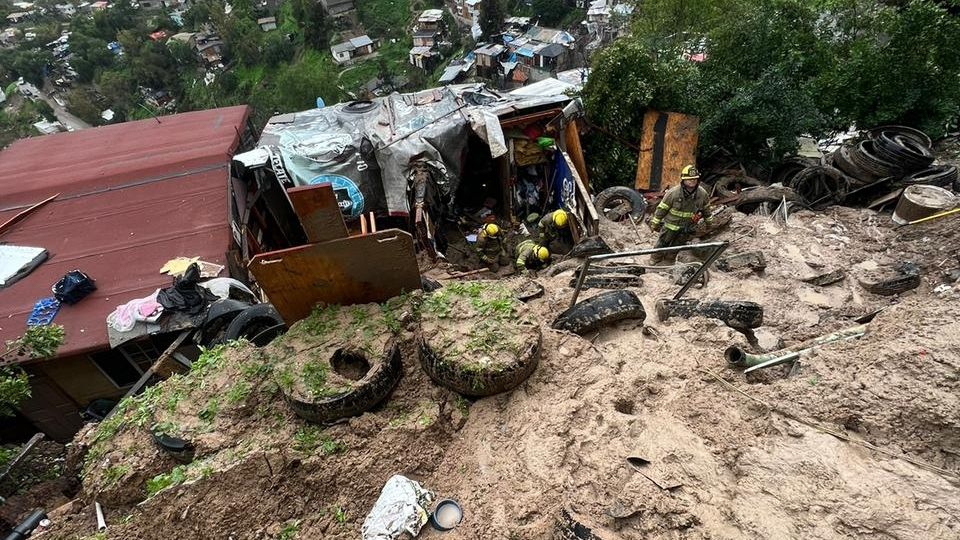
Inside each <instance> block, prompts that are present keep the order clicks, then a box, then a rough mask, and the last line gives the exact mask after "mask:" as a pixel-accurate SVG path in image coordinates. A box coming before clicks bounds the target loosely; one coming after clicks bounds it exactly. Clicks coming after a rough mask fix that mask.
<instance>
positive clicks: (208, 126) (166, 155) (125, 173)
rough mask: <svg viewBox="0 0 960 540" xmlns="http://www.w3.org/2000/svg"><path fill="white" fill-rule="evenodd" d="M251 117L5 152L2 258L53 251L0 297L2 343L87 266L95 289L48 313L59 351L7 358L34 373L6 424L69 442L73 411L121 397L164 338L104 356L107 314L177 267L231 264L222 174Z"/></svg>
mask: <svg viewBox="0 0 960 540" xmlns="http://www.w3.org/2000/svg"><path fill="white" fill-rule="evenodd" d="M249 114H250V110H249V108H248V107H246V106H239V107H230V108H223V109H214V110H208V111H200V112H190V113H184V114H176V115H171V116H164V117H163V118H162V120H161V121H158V120H156V119H152V118H151V119H149V120H141V121H138V122H128V123H121V124H113V125H109V126H105V127H99V128H93V129H86V130H82V131H76V132H72V133H58V134H54V135H48V136H45V137H36V138H30V139H23V140H19V141H16V142H14V143H13V144H12V145H10V146H9V147H8V148H6V149H5V150H3V151H0V167H2V168H3V170H4V174H3V175H2V176H0V193H3V197H2V199H0V223H5V222H7V221H8V220H10V219H11V218H13V217H14V216H17V215H21V213H22V216H21V217H22V219H21V220H20V221H18V222H15V223H14V224H13V225H12V226H9V227H7V228H6V229H5V230H3V231H0V233H2V236H0V241H2V245H0V251H2V250H3V249H4V248H7V247H8V246H25V247H32V248H42V249H44V250H46V251H47V253H48V257H47V259H46V260H45V261H44V262H42V263H40V264H39V266H36V267H35V268H34V269H33V270H32V271H30V272H29V273H27V274H26V275H24V276H23V277H21V278H20V279H19V280H17V281H14V282H12V283H9V284H7V286H5V287H3V288H0V341H7V340H12V339H16V338H17V337H19V336H20V335H22V334H23V332H24V331H25V330H26V328H27V319H28V317H29V316H30V315H31V312H32V311H33V309H34V305H35V304H36V303H37V301H38V300H41V299H43V298H46V297H49V296H51V290H50V289H51V286H52V285H53V284H54V283H56V282H57V281H58V280H59V279H60V278H61V277H62V276H63V275H64V274H66V273H67V272H70V271H72V270H77V269H78V270H81V271H82V272H84V273H86V274H87V275H89V276H90V277H91V278H92V279H94V280H95V282H96V287H97V289H96V291H94V292H93V293H92V294H90V295H89V296H87V297H86V298H83V299H82V300H80V301H79V302H78V303H76V304H74V305H66V304H65V305H62V306H60V309H59V311H58V312H56V315H55V316H54V318H53V321H52V322H53V324H59V325H61V326H63V328H64V331H65V341H64V343H63V345H62V346H61V347H60V349H59V351H58V354H57V356H56V357H55V358H52V359H49V360H29V359H22V358H21V359H16V358H15V359H13V360H12V362H16V363H19V364H20V366H21V367H22V368H23V369H24V370H25V371H26V372H27V373H28V375H29V376H30V384H31V391H32V396H31V397H30V399H28V400H27V401H25V402H24V403H22V404H21V406H20V408H19V411H18V415H17V417H16V418H15V419H14V420H12V421H10V420H8V419H4V423H5V424H7V423H8V422H12V423H20V424H23V425H26V426H27V427H30V428H33V429H36V430H40V431H43V432H45V433H46V434H47V435H48V436H50V437H52V438H54V439H57V440H68V439H69V438H70V437H72V436H73V435H74V433H75V432H76V431H77V429H78V428H79V427H80V426H81V417H80V414H79V413H80V411H82V410H83V409H84V408H85V407H87V406H88V404H90V403H91V402H92V401H94V400H96V399H100V398H117V397H120V396H122V395H123V394H124V393H125V391H126V389H127V388H129V387H130V386H131V385H133V384H134V383H135V382H136V381H137V380H138V379H139V378H140V377H141V375H142V374H143V373H144V372H145V371H146V370H147V369H148V368H149V366H150V365H151V363H152V362H153V361H154V360H155V359H156V358H157V356H158V354H159V351H162V350H163V349H164V348H166V347H167V346H168V345H169V344H170V342H171V341H172V337H171V336H170V335H169V334H168V335H159V336H155V337H154V336H148V337H146V338H144V339H140V340H137V341H132V342H129V343H126V344H123V345H121V346H119V347H117V348H115V349H111V348H110V341H109V337H108V332H107V325H106V318H107V315H108V314H110V313H111V312H112V311H113V310H114V309H115V308H116V307H117V306H119V305H122V304H124V303H126V302H128V301H130V300H134V299H137V298H142V297H145V296H148V295H150V294H151V293H152V292H154V291H155V290H156V289H158V288H163V287H168V286H170V284H171V278H170V277H169V276H167V275H164V274H161V273H160V268H161V267H162V266H163V265H164V263H166V262H167V261H168V260H170V259H173V258H175V257H178V256H188V257H200V258H201V259H202V260H204V261H208V262H211V263H215V264H220V265H223V266H227V267H228V268H231V267H236V263H235V262H234V259H235V253H236V252H235V251H234V249H235V247H234V246H235V240H234V238H235V237H234V234H233V231H231V220H230V216H229V210H228V209H229V204H230V202H229V195H228V194H229V185H230V167H229V164H230V160H231V158H232V156H233V154H234V153H235V152H236V151H237V150H238V149H243V148H245V147H248V146H250V144H251V143H252V141H253V135H252V132H251V129H250V126H249V121H248V117H249ZM48 199H49V202H47V203H46V204H44V205H41V206H36V207H34V206H35V205H37V203H39V202H42V201H46V200H48ZM0 258H2V257H0Z"/></svg>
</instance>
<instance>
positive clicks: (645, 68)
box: [583, 0, 960, 187]
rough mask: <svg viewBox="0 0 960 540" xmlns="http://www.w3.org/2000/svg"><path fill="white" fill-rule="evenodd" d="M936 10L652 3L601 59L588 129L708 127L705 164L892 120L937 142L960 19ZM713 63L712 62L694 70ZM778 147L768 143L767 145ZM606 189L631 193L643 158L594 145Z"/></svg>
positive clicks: (625, 135) (951, 98) (771, 1)
mask: <svg viewBox="0 0 960 540" xmlns="http://www.w3.org/2000/svg"><path fill="white" fill-rule="evenodd" d="M943 4H944V3H938V2H933V1H929V0H909V1H903V2H879V1H876V0H766V1H763V2H754V1H750V0H704V1H701V2H685V1H682V0H650V1H647V2H644V3H643V5H642V7H641V8H638V10H637V15H636V16H635V18H634V21H633V28H632V32H631V35H630V36H629V37H625V38H622V39H620V40H618V41H617V42H615V43H614V44H613V45H611V46H610V47H608V48H607V49H605V50H603V51H602V52H601V53H600V54H598V55H597V56H596V57H595V58H594V61H593V65H592V67H593V72H592V73H591V75H590V78H589V80H588V82H587V85H586V87H585V88H584V90H583V98H584V101H585V106H586V110H587V111H588V114H589V115H590V117H591V121H592V122H594V123H596V124H598V125H601V126H603V127H604V128H605V129H606V130H607V131H609V132H611V133H612V134H613V135H615V136H616V137H617V138H619V139H620V140H624V141H631V142H636V141H638V140H639V135H640V129H641V125H642V116H643V114H644V112H645V110H646V108H647V107H652V108H655V109H658V110H666V111H678V112H684V113H689V114H693V115H696V116H698V117H699V118H700V144H699V149H700V154H701V157H702V158H703V157H708V156H712V155H714V154H717V153H726V154H733V155H736V156H741V157H744V158H748V159H751V160H753V161H755V162H756V163H758V164H760V165H767V164H770V163H772V162H775V161H778V160H779V159H780V158H781V157H782V156H783V155H784V154H785V153H788V152H791V151H793V150H794V149H795V148H796V145H797V136H799V135H801V134H812V135H815V136H816V135H823V134H825V133H828V132H830V131H832V130H837V129H846V128H847V127H848V126H850V125H851V124H856V125H857V126H860V127H867V126H873V125H878V124H885V123H896V124H907V125H911V126H916V127H918V128H921V129H924V130H925V131H927V132H928V133H930V134H931V135H932V136H934V137H937V136H940V135H942V134H944V132H945V129H946V126H948V125H950V124H955V123H956V121H957V118H958V110H960V85H958V84H956V83H957V80H958V77H960V55H957V54H956V51H957V50H958V47H960V19H958V17H957V16H956V15H954V14H951V13H950V12H949V11H948V7H946V6H945V5H943ZM698 52H704V53H706V59H705V60H704V61H703V62H692V61H688V60H686V59H685V57H686V56H688V55H689V54H692V53H698ZM768 140H769V141H770V142H771V143H772V144H768ZM585 143H586V146H587V148H586V149H585V152H586V153H588V154H589V155H590V156H591V160H590V164H591V167H592V168H593V176H592V177H591V179H592V180H595V182H596V183H597V185H598V187H603V186H606V185H612V184H623V183H632V182H633V172H634V171H635V170H636V160H637V157H636V152H635V151H634V150H632V149H630V148H628V147H626V146H624V145H623V144H622V143H619V142H616V141H615V140H614V138H612V137H607V136H597V137H590V138H587V139H586V140H585Z"/></svg>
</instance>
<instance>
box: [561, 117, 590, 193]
mask: <svg viewBox="0 0 960 540" xmlns="http://www.w3.org/2000/svg"><path fill="white" fill-rule="evenodd" d="M564 139H565V140H566V143H567V153H569V154H570V161H572V162H573V165H574V167H576V169H577V173H579V174H580V180H582V181H583V185H584V186H585V187H586V188H587V189H589V188H590V178H589V177H588V176H587V162H586V161H585V160H584V158H583V146H582V145H581V144H580V131H579V126H578V125H577V121H576V120H574V121H572V122H570V123H568V124H567V127H566V128H565V129H564Z"/></svg>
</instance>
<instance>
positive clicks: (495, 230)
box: [483, 223, 500, 237]
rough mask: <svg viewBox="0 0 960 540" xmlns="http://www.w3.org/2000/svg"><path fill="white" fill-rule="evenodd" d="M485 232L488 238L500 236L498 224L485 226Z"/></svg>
mask: <svg viewBox="0 0 960 540" xmlns="http://www.w3.org/2000/svg"><path fill="white" fill-rule="evenodd" d="M483 232H484V234H486V235H487V236H491V237H495V236H497V235H499V234H500V227H498V226H497V224H496V223H487V224H486V225H484V226H483Z"/></svg>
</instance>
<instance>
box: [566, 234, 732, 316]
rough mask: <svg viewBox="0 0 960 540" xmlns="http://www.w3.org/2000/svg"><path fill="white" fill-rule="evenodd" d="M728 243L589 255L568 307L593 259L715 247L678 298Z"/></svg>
mask: <svg viewBox="0 0 960 540" xmlns="http://www.w3.org/2000/svg"><path fill="white" fill-rule="evenodd" d="M729 245H730V243H729V242H709V243H706V244H690V245H687V246H671V247H663V248H648V249H639V250H636V251H621V252H619V253H605V254H603V255H591V256H590V257H587V258H586V259H584V260H583V265H582V266H581V267H580V279H578V280H577V286H576V288H574V289H573V299H572V300H570V307H573V306H574V305H576V303H577V298H579V297H580V289H581V288H583V282H584V280H586V277H587V269H588V268H590V264H591V263H592V262H594V261H606V260H609V259H625V258H629V257H639V256H641V255H652V254H654V253H673V252H681V251H689V250H694V249H705V248H715V251H714V252H713V254H711V255H710V257H709V258H707V261H706V262H704V263H703V264H702V265H701V266H700V268H699V269H698V271H697V272H695V273H694V274H693V276H692V277H691V278H690V279H689V280H688V281H687V283H686V284H684V286H683V288H682V289H680V292H678V293H677V294H676V296H674V300H679V299H680V297H681V296H683V294H684V293H686V292H687V290H688V289H689V288H690V287H691V286H692V285H693V281H694V280H695V279H696V278H698V277H700V275H701V274H703V272H704V271H706V269H707V267H709V266H710V265H711V264H713V262H714V261H715V260H717V258H718V257H719V256H720V254H721V253H723V250H725V249H727V247H728V246H729Z"/></svg>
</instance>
